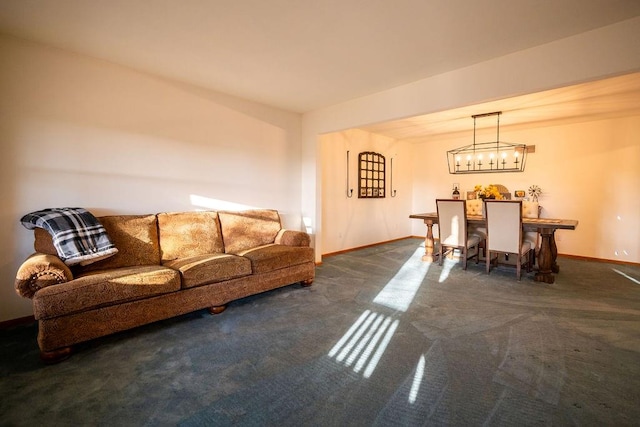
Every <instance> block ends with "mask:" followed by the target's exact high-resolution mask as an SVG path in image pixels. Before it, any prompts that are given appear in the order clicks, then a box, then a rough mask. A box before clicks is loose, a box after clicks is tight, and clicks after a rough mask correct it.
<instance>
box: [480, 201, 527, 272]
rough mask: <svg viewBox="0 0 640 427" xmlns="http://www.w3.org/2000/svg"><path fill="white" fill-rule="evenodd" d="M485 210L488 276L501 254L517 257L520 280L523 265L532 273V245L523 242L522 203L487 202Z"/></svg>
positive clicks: (517, 270)
mask: <svg viewBox="0 0 640 427" xmlns="http://www.w3.org/2000/svg"><path fill="white" fill-rule="evenodd" d="M484 209H485V210H484V211H485V216H486V220H487V242H486V258H487V259H486V262H487V274H489V271H490V269H491V264H492V263H493V262H494V260H495V261H496V263H497V259H498V256H499V254H501V253H502V254H508V255H515V256H516V275H517V277H518V280H520V277H521V270H522V266H523V265H526V266H527V271H528V272H530V271H531V259H530V257H529V251H531V243H530V242H527V241H524V240H523V230H522V201H520V200H518V201H506V200H485V204H484ZM492 255H495V258H492ZM523 259H524V260H525V261H524V263H523V262H522V260H523Z"/></svg>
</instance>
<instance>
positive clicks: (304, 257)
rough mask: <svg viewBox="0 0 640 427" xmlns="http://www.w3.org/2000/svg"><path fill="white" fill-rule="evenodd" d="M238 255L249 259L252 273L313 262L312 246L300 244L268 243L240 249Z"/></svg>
mask: <svg viewBox="0 0 640 427" xmlns="http://www.w3.org/2000/svg"><path fill="white" fill-rule="evenodd" d="M238 255H242V256H244V257H246V258H248V259H250V260H251V268H252V270H253V273H254V274H259V273H267V272H269V271H274V270H279V269H281V268H287V267H290V266H292V265H299V264H304V263H306V262H314V254H313V248H309V247H301V246H295V247H293V246H284V245H277V244H270V245H264V246H258V247H257V248H253V249H248V250H246V251H242V252H240V253H239V254H238Z"/></svg>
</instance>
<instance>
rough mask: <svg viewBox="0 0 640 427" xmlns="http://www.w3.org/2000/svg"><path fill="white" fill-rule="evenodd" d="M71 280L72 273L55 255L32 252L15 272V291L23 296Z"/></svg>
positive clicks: (26, 296)
mask: <svg viewBox="0 0 640 427" xmlns="http://www.w3.org/2000/svg"><path fill="white" fill-rule="evenodd" d="M70 280H73V273H71V270H70V269H69V267H67V265H66V264H65V263H64V262H62V260H61V259H60V258H58V257H57V256H55V255H49V254H42V253H38V252H36V253H34V254H33V255H31V256H30V257H29V258H27V259H26V260H25V261H24V262H23V263H22V265H21V266H20V268H19V269H18V272H17V273H16V281H15V287H16V293H17V294H18V295H20V296H23V297H25V298H33V295H34V294H35V293H36V292H37V291H39V290H40V289H42V288H45V287H47V286H51V285H56V284H58V283H64V282H68V281H70Z"/></svg>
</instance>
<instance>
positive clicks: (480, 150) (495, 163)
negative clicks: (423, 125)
mask: <svg viewBox="0 0 640 427" xmlns="http://www.w3.org/2000/svg"><path fill="white" fill-rule="evenodd" d="M501 114H502V111H494V112H492V113H483V114H475V115H473V116H471V117H472V118H473V144H470V145H465V146H464V147H459V148H455V149H453V150H449V151H447V164H448V166H449V173H450V174H469V173H495V172H524V167H525V164H526V161H527V146H526V144H512V143H509V142H504V141H500V115H501ZM490 116H496V118H497V124H496V140H495V141H491V142H480V143H477V142H476V119H478V118H483V117H490Z"/></svg>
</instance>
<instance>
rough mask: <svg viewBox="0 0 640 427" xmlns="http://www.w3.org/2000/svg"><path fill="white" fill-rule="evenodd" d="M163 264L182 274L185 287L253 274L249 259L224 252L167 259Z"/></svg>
mask: <svg viewBox="0 0 640 427" xmlns="http://www.w3.org/2000/svg"><path fill="white" fill-rule="evenodd" d="M163 265H164V266H165V267H169V268H172V269H175V270H177V271H179V272H180V274H182V287H183V288H193V287H195V286H200V285H206V284H209V283H215V282H222V281H224V280H229V279H235V278H236V277H242V276H248V275H250V274H251V261H249V259H247V258H243V257H239V256H236V255H229V254H222V253H219V254H209V255H198V256H192V257H188V258H182V259H177V260H174V261H166V262H164V263H163Z"/></svg>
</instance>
